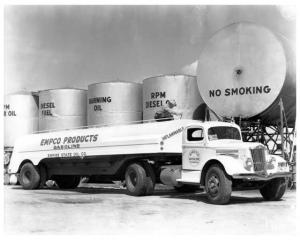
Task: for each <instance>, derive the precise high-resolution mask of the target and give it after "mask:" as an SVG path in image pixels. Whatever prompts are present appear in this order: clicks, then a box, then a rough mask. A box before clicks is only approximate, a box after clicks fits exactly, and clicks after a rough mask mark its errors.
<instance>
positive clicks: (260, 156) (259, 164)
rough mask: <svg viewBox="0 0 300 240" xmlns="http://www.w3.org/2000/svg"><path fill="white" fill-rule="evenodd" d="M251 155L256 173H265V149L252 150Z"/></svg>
mask: <svg viewBox="0 0 300 240" xmlns="http://www.w3.org/2000/svg"><path fill="white" fill-rule="evenodd" d="M251 155H252V159H253V166H254V171H255V172H262V171H265V165H266V155H265V149H264V148H254V149H251Z"/></svg>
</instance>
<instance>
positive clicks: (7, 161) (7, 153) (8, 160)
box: [4, 152, 11, 165]
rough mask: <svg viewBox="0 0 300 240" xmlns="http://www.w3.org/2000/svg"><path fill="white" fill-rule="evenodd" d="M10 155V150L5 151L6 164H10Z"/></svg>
mask: <svg viewBox="0 0 300 240" xmlns="http://www.w3.org/2000/svg"><path fill="white" fill-rule="evenodd" d="M10 157H11V153H10V152H6V153H4V165H8V164H9V162H10Z"/></svg>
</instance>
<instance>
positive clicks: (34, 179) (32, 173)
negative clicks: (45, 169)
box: [19, 163, 41, 189]
mask: <svg viewBox="0 0 300 240" xmlns="http://www.w3.org/2000/svg"><path fill="white" fill-rule="evenodd" d="M40 179H41V178H40V173H39V170H38V169H37V168H36V167H35V166H34V165H33V164H32V163H25V164H24V165H23V166H22V168H21V171H20V175H19V182H20V184H21V185H22V187H23V188H24V189H37V188H38V187H39V186H40Z"/></svg>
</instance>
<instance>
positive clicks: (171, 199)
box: [4, 184, 296, 235]
mask: <svg viewBox="0 0 300 240" xmlns="http://www.w3.org/2000/svg"><path fill="white" fill-rule="evenodd" d="M4 207H5V210H4V224H5V226H4V230H5V233H38V234H89V233H95V234H109V235H110V234H138V233H143V234H160V233H163V234H199V233H201V234H235V235H236V234H251V235H252V234H254V235H258V234H275V235H278V234H287V233H289V234H295V233H296V191H291V190H289V191H287V192H286V194H285V195H284V197H283V200H281V201H278V202H266V201H264V200H263V199H262V197H261V196H260V194H259V192H258V191H244V192H233V195H232V199H231V202H230V203H229V204H228V205H224V206H217V205H211V204H209V203H208V202H207V200H206V196H205V194H204V193H203V192H201V191H199V192H197V193H185V194H183V193H177V192H176V191H174V190H173V189H171V188H167V187H164V186H162V185H157V186H156V191H155V194H154V195H153V196H146V197H133V196H128V195H126V192H125V190H124V189H121V188H119V187H118V186H117V185H113V184H110V185H100V184H83V185H82V186H81V187H80V188H77V189H75V190H59V189H40V190H23V189H22V188H21V186H4Z"/></svg>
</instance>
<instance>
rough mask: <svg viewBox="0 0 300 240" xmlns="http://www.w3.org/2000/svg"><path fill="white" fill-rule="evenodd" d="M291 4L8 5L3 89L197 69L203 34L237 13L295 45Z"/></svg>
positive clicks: (39, 87)
mask: <svg viewBox="0 0 300 240" xmlns="http://www.w3.org/2000/svg"><path fill="white" fill-rule="evenodd" d="M295 15H296V13H295V8H293V7H290V6H263V5H260V6H245V5H243V6H216V5H215V6H205V5H200V6H192V5H189V6H100V5H97V6H91V5H90V6H82V5H81V6H63V5H60V6H46V5H43V6H33V5H32V6H30V5H27V6H17V5H15V6H6V7H5V13H4V24H5V25H4V41H5V42H4V48H5V49H4V64H5V66H4V73H5V76H4V93H12V92H17V91H39V90H44V89H52V88H64V87H71V88H83V89H87V87H88V85H89V84H92V83H96V82H106V81H114V80H125V81H132V82H142V81H143V79H145V78H148V77H151V76H157V75H161V74H170V73H186V74H195V67H196V66H197V62H196V61H197V59H198V57H199V55H200V53H201V49H202V48H203V47H204V46H205V43H206V41H207V40H208V39H209V38H210V37H211V36H212V35H213V34H214V33H215V32H216V31H218V30H220V29H222V28H223V27H225V26H226V25H228V24H231V23H233V22H238V21H251V22H255V23H257V24H261V25H264V26H266V27H267V28H269V29H270V30H271V31H273V32H274V33H276V34H280V35H283V36H284V37H286V38H287V39H288V41H289V42H290V45H291V46H292V48H295V45H296V40H295V39H296V29H295V28H296V17H295Z"/></svg>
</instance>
